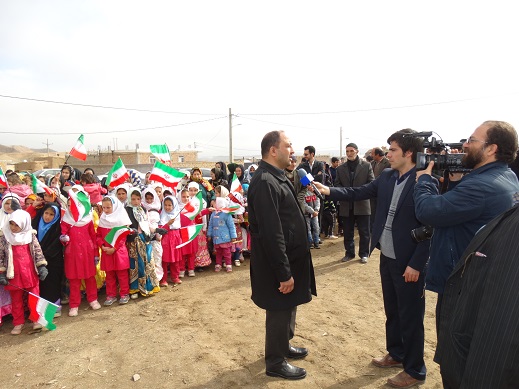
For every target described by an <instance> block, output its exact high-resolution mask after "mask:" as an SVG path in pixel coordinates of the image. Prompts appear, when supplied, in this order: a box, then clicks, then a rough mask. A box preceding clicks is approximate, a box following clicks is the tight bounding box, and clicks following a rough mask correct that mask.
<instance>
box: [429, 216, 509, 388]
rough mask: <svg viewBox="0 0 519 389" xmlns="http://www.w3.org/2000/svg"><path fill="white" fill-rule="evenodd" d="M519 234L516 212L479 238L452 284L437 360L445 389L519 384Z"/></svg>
mask: <svg viewBox="0 0 519 389" xmlns="http://www.w3.org/2000/svg"><path fill="white" fill-rule="evenodd" d="M518 230H519V208H518V207H517V206H516V207H514V208H511V209H510V210H508V211H506V212H504V213H503V214H501V215H499V216H498V217H497V218H495V219H493V220H492V221H491V222H489V223H488V224H487V225H486V226H485V227H484V228H482V229H481V230H480V231H479V232H478V233H477V234H476V236H475V237H474V239H472V241H471V242H470V243H469V245H468V246H467V248H466V250H465V252H464V253H463V254H462V256H461V260H460V261H458V263H457V264H456V265H455V267H454V270H453V272H452V273H451V275H450V276H449V278H448V279H447V283H446V285H445V292H444V296H443V304H442V307H441V313H440V332H439V336H438V346H437V348H436V354H435V356H434V361H435V362H437V363H439V364H440V372H441V375H442V380H443V384H444V387H445V388H448V389H455V388H467V389H469V388H470V389H487V388H517V386H518V384H519V364H518V361H519V348H518V347H517V345H518V344H519V332H518V331H517V323H519V288H518V287H517V286H518V285H519V272H518V269H519V267H518V266H517V258H518V257H519V240H518V239H517V231H518Z"/></svg>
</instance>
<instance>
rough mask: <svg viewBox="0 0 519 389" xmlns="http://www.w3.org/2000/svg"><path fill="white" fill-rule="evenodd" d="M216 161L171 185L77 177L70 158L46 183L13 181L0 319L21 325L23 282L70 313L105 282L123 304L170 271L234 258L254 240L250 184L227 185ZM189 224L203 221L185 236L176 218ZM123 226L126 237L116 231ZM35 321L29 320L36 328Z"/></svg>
mask: <svg viewBox="0 0 519 389" xmlns="http://www.w3.org/2000/svg"><path fill="white" fill-rule="evenodd" d="M238 167H239V166H238ZM215 169H216V173H217V175H218V177H214V180H205V179H204V178H203V177H202V174H201V171H200V169H197V168H195V169H193V171H192V174H191V176H190V177H188V178H187V177H186V178H187V179H186V180H182V181H181V182H180V183H179V184H178V186H177V187H176V188H175V189H172V188H167V187H164V186H163V185H162V184H160V183H157V182H147V180H146V182H145V183H141V182H140V180H139V181H135V179H134V180H133V182H132V181H131V180H130V179H129V180H128V182H126V183H124V184H122V185H119V186H117V187H115V188H110V187H107V188H104V187H103V186H101V185H100V183H99V180H98V179H97V177H96V176H95V175H93V171H92V170H91V169H87V170H86V171H85V173H84V174H82V175H81V176H80V179H79V180H77V181H76V180H75V179H74V170H73V169H72V168H70V167H69V166H64V167H63V169H62V173H61V175H60V176H56V177H52V178H50V179H47V180H46V182H47V184H48V185H49V188H50V192H51V193H47V192H45V194H34V193H32V192H31V191H27V190H26V188H23V189H24V190H23V192H20V190H19V188H17V190H14V191H13V190H11V189H12V188H11V186H9V187H8V188H7V190H6V191H4V193H3V197H2V203H1V209H0V325H1V324H2V317H4V316H6V315H9V314H11V315H12V317H13V326H14V328H13V329H12V331H11V333H12V334H13V335H18V334H20V333H21V332H22V330H23V328H24V325H25V311H26V306H27V301H26V294H27V293H26V292H31V293H34V294H36V295H39V296H41V297H42V298H44V299H46V300H48V301H50V302H51V303H54V304H56V305H58V306H60V309H59V310H58V311H57V313H56V316H60V315H61V307H62V306H63V305H65V304H68V305H69V309H68V315H69V316H71V317H74V316H77V315H78V313H79V306H80V304H81V299H82V294H84V295H85V296H86V300H87V302H88V304H89V306H90V307H91V308H92V309H93V310H97V309H100V308H101V304H100V303H99V301H98V296H99V290H100V289H101V288H103V287H104V288H105V293H106V298H105V299H104V301H103V305H105V306H110V305H112V304H114V303H115V302H117V301H118V303H119V304H127V303H128V302H129V301H130V299H137V298H138V297H139V295H140V296H144V297H148V296H152V295H153V294H155V293H157V292H159V291H160V288H161V287H168V281H169V282H171V284H172V285H173V286H176V285H179V284H181V283H182V278H183V277H184V276H185V275H187V276H188V277H194V276H195V274H196V273H195V271H196V270H198V271H203V268H205V267H207V266H209V265H211V263H212V257H213V259H214V260H215V262H216V265H215V268H214V270H215V271H216V272H219V271H220V270H221V269H222V266H224V267H225V270H226V272H231V271H232V265H233V263H234V265H235V266H240V264H241V262H242V261H243V255H242V252H243V251H244V250H246V249H247V248H248V242H250V240H248V239H247V236H248V232H247V228H246V227H247V217H246V215H247V214H246V197H245V195H246V193H243V191H242V192H233V193H229V189H228V187H226V186H224V185H222V184H224V183H225V184H227V181H229V182H230V181H231V179H229V180H225V179H222V178H221V174H220V172H219V170H218V168H215ZM237 170H240V169H237ZM239 173H240V175H243V169H242V170H241V171H239ZM247 173H248V175H249V176H250V174H252V173H253V171H251V172H249V171H247ZM11 176H13V177H12V179H11V180H9V182H14V183H16V185H23V184H20V182H22V181H21V179H20V177H19V176H18V174H17V173H11V174H9V175H8V179H9V177H11ZM14 176H16V177H14ZM213 184H215V185H216V186H213ZM26 186H27V187H28V185H26ZM33 187H35V186H34V185H33ZM198 192H201V193H202V199H203V200H202V204H203V207H202V209H201V211H200V212H199V213H198V214H195V215H193V217H192V218H189V217H187V216H186V215H185V214H184V212H183V209H184V207H186V205H187V204H188V203H190V202H191V201H193V199H194V198H195V197H197V194H198ZM17 193H23V197H22V196H20V195H19V194H17ZM192 219H193V220H192ZM193 225H202V228H201V231H200V232H199V234H198V235H197V236H196V237H195V238H194V239H193V240H191V241H189V242H188V243H186V244H182V243H183V241H182V238H181V228H182V227H188V226H193ZM120 230H124V231H126V234H125V238H124V239H114V238H113V236H114V234H115V235H116V234H117V232H118V231H120ZM40 328H41V325H40V324H38V323H33V330H39V329H40Z"/></svg>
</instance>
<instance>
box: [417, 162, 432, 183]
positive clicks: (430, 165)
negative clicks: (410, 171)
mask: <svg viewBox="0 0 519 389" xmlns="http://www.w3.org/2000/svg"><path fill="white" fill-rule="evenodd" d="M433 166H434V162H433V161H431V162H429V165H428V166H427V169H425V170H420V171H417V172H416V182H418V178H419V177H420V176H423V175H424V174H428V175H430V176H432V168H433Z"/></svg>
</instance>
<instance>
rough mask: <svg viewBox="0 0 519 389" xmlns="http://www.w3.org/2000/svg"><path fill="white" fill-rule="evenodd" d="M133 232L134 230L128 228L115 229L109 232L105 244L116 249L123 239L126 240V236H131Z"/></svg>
mask: <svg viewBox="0 0 519 389" xmlns="http://www.w3.org/2000/svg"><path fill="white" fill-rule="evenodd" d="M131 232H132V229H131V228H128V227H126V226H121V227H114V228H112V229H111V230H110V232H108V234H106V236H105V242H106V243H108V244H109V245H110V246H112V247H115V246H116V245H117V243H119V241H120V240H121V239H124V238H126V236H128V235H130V233H131Z"/></svg>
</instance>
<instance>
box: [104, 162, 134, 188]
mask: <svg viewBox="0 0 519 389" xmlns="http://www.w3.org/2000/svg"><path fill="white" fill-rule="evenodd" d="M128 178H130V175H129V174H128V171H127V170H126V167H125V166H124V163H123V161H122V159H121V157H119V159H118V160H117V162H116V163H115V165H114V166H112V168H111V169H110V171H109V172H108V175H107V177H106V186H110V187H112V188H115V187H116V186H117V185H121V184H124V183H125V182H126V180H127V179H128Z"/></svg>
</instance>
